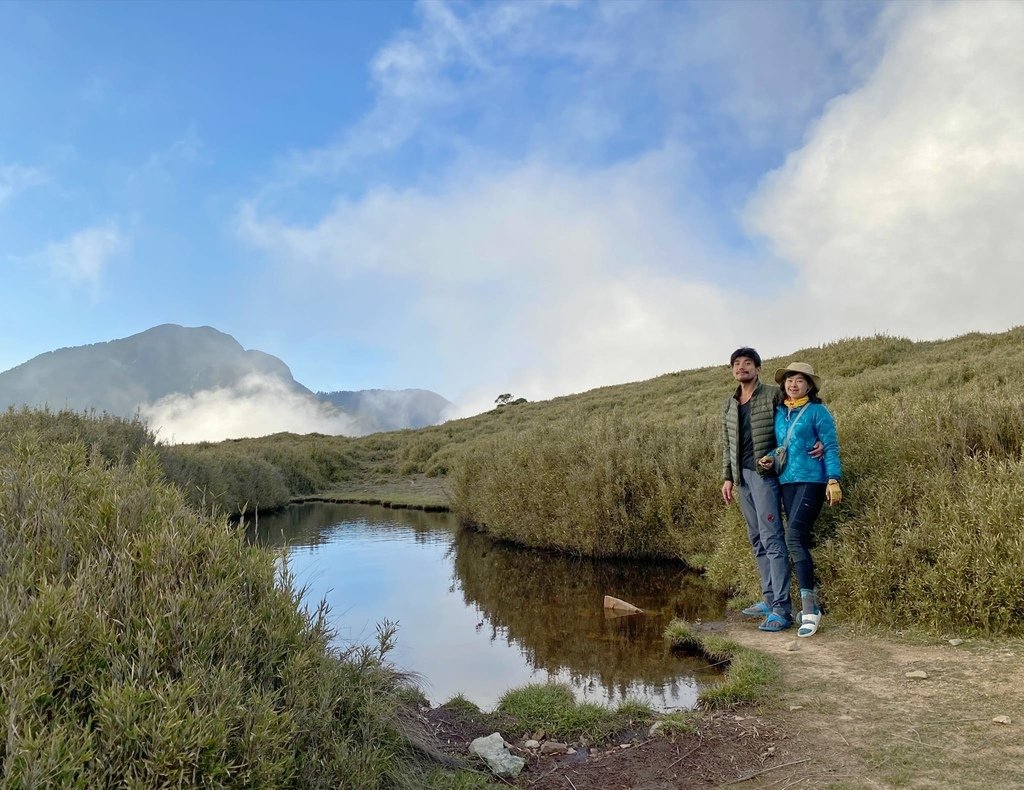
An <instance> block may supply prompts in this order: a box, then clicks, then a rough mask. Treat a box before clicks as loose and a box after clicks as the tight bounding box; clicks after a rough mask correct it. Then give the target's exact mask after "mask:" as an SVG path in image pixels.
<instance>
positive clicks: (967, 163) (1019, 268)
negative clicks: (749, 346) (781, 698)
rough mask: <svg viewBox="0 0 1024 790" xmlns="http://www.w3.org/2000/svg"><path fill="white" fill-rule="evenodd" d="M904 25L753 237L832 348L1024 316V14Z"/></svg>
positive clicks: (797, 161)
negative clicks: (881, 333) (871, 335)
mask: <svg viewBox="0 0 1024 790" xmlns="http://www.w3.org/2000/svg"><path fill="white" fill-rule="evenodd" d="M899 10H900V11H901V16H900V17H899V18H894V19H891V20H889V29H888V36H889V40H888V46H887V48H886V51H885V54H884V57H883V58H882V60H881V61H880V63H879V65H878V67H877V68H876V69H875V71H874V72H873V73H872V74H871V75H870V77H869V78H868V79H867V81H866V83H865V84H864V85H863V87H861V88H859V89H858V90H856V91H853V92H852V93H849V94H848V95H845V96H841V97H838V98H837V99H835V100H834V101H833V102H832V103H831V104H830V105H829V106H828V108H827V110H826V111H825V113H824V114H823V115H822V117H821V118H820V119H819V121H818V122H817V123H816V124H815V125H814V126H813V127H812V129H811V130H810V132H809V134H808V137H807V141H806V144H805V145H804V146H803V147H802V148H801V149H800V150H798V151H796V152H795V153H793V154H792V155H791V156H790V157H789V158H788V159H787V161H786V163H785V165H784V166H783V167H782V168H780V169H779V170H778V171H776V172H774V173H772V174H770V175H769V176H768V177H766V178H765V180H764V182H763V183H762V185H761V187H760V189H759V191H758V192H757V194H756V195H755V196H754V198H753V200H752V201H751V203H750V206H749V214H748V216H749V221H750V225H751V227H752V228H753V229H754V230H755V231H757V232H759V233H761V234H763V235H764V236H765V237H767V238H768V239H769V240H770V242H771V244H772V245H773V247H774V249H775V252H776V253H777V254H778V256H779V257H780V258H782V259H784V260H786V261H789V262H791V263H792V264H793V265H794V266H795V268H796V270H797V273H798V282H799V288H800V292H799V293H798V294H796V295H798V296H800V297H802V300H803V301H804V304H805V306H806V309H807V310H808V311H809V312H810V313H811V314H812V315H813V314H814V313H815V312H817V313H818V314H819V318H818V319H815V318H813V317H812V318H811V319H810V320H811V321H815V322H816V323H821V324H823V325H824V327H827V331H828V332H829V334H830V336H841V335H846V334H858V333H865V332H870V331H874V330H885V331H888V332H894V333H902V334H908V335H911V336H916V337H935V336H949V335H953V334H958V333H961V332H964V331H969V330H979V329H980V330H996V329H1005V328H1007V327H1008V326H1011V325H1015V324H1019V323H1021V320H1022V316H1024V313H1022V311H1021V309H1020V306H1019V294H1020V293H1021V292H1022V291H1024V265H1022V264H1024V223H1022V222H1021V220H1020V212H1021V206H1022V205H1024V90H1022V87H1021V86H1024V48H1022V47H1021V41H1024V6H1022V5H1021V4H1019V3H998V2H989V3H965V4H959V5H957V4H941V5H938V4H937V5H920V6H915V7H914V13H909V14H905V13H903V12H905V10H906V9H899Z"/></svg>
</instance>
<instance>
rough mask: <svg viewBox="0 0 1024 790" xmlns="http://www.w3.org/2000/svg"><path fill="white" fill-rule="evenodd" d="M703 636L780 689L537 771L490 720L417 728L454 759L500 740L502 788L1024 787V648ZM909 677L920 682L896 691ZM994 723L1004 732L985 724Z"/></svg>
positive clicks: (845, 636) (437, 712) (894, 638)
mask: <svg viewBox="0 0 1024 790" xmlns="http://www.w3.org/2000/svg"><path fill="white" fill-rule="evenodd" d="M711 627H712V628H713V629H714V630H715V631H716V632H719V633H722V634H723V635H725V636H727V637H728V638H730V639H733V640H735V641H737V642H740V643H741V644H744V645H746V646H748V647H752V648H755V649H760V650H764V651H765V652H767V653H769V654H771V655H773V656H775V657H776V659H777V660H778V661H779V663H780V665H781V669H782V682H781V686H780V688H779V689H778V692H777V694H776V695H775V697H774V698H773V699H772V700H770V701H768V702H766V703H765V704H764V705H762V706H760V707H759V708H756V709H754V708H738V709H735V710H727V711H716V712H706V713H702V714H700V716H699V718H698V719H697V732H696V733H695V734H692V735H676V736H674V737H656V738H649V737H647V733H646V731H644V732H643V733H624V734H622V735H620V736H618V737H615V738H612V739H610V740H609V741H608V742H606V743H603V744H596V745H590V746H583V745H580V744H571V745H573V746H574V748H576V750H577V752H576V754H573V755H559V756H544V757H538V756H536V755H533V754H531V753H530V752H528V751H526V750H525V749H523V748H522V744H523V741H524V739H525V737H527V734H525V733H515V732H511V731H510V730H508V729H507V728H506V729H501V726H500V724H501V722H500V721H497V720H495V719H494V718H493V717H492V716H490V715H489V714H478V715H476V717H472V716H470V717H467V716H465V715H455V714H453V713H451V712H449V711H446V710H445V709H444V708H437V709H434V710H431V711H430V712H429V713H428V714H427V718H428V721H429V722H430V725H431V727H432V729H433V730H434V732H435V734H436V735H437V736H438V739H439V741H440V742H441V744H442V749H443V750H444V751H446V752H447V753H449V754H451V755H453V756H457V757H465V756H466V754H467V750H468V746H469V743H470V741H471V740H472V739H473V738H476V737H478V736H481V735H489V734H490V733H492V732H495V731H499V732H501V733H502V735H504V737H505V738H506V740H507V741H508V742H509V743H510V744H511V745H512V747H513V751H514V752H515V753H516V754H519V755H520V756H522V757H525V758H526V759H527V765H526V767H525V768H524V770H523V773H522V774H521V775H520V776H519V777H518V778H517V779H516V780H515V781H509V782H504V784H505V785H507V786H515V787H525V788H538V789H539V790H549V789H551V790H553V789H554V788H559V789H560V790H583V788H593V789H594V790H611V789H612V788H615V789H616V790H618V789H619V788H628V789H629V790H663V789H667V788H711V787H739V788H743V789H746V788H777V790H784V789H785V788H790V787H794V788H800V789H801V790H803V789H804V788H833V789H835V790H840V789H844V788H851V789H852V788H890V787H899V788H903V787H910V788H947V787H958V788H959V787H968V788H970V787H977V788H992V787H1000V788H1002V787H1024V745H1022V743H1024V741H1022V738H1021V735H1020V733H1021V726H1022V723H1024V662H1022V661H1021V658H1020V657H1021V656H1024V642H1021V641H1020V640H971V639H968V640H966V641H965V642H964V643H963V644H961V645H957V646H953V645H950V644H949V643H948V638H937V637H933V638H923V637H905V636H904V635H902V634H893V633H885V634H880V633H877V632H868V631H864V630H858V629H856V628H854V627H852V626H844V625H841V624H831V623H829V624H827V625H823V628H822V631H821V632H819V633H818V634H817V635H816V636H815V637H813V638H811V639H801V640H797V639H796V638H795V635H794V633H793V632H792V631H790V632H785V633H782V634H763V633H761V632H759V631H757V629H756V626H752V625H750V624H749V623H745V622H742V621H740V620H739V619H738V618H737V619H736V620H730V621H728V622H724V623H716V624H713V625H712V626H711ZM949 636H955V635H949ZM794 647H795V648H796V649H793V648H794ZM914 670H922V671H924V672H925V673H926V675H927V677H926V678H923V679H915V678H908V677H907V676H906V675H907V672H911V671H914ZM1003 716H1005V717H1006V718H1007V719H1008V720H1009V722H1010V723H1009V724H1003V723H1000V722H997V721H994V719H995V718H996V717H1003ZM506 724H507V722H506Z"/></svg>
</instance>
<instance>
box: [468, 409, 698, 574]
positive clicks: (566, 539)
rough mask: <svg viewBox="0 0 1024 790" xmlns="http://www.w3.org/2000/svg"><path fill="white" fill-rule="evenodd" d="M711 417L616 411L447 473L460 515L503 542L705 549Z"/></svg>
mask: <svg viewBox="0 0 1024 790" xmlns="http://www.w3.org/2000/svg"><path fill="white" fill-rule="evenodd" d="M713 435H714V426H713V424H712V421H711V420H709V419H706V418H705V419H699V420H692V421H689V422H687V423H686V424H685V426H671V427H668V428H667V429H666V426H664V425H661V424H658V423H656V422H653V421H650V420H644V419H640V418H636V417H630V416H626V415H625V414H623V413H622V412H621V411H618V410H616V411H613V412H611V413H610V414H607V415H600V416H598V417H593V418H590V419H571V420H564V421H561V422H557V423H553V424H550V425H545V426H542V427H540V428H538V429H536V430H534V431H531V432H529V433H525V432H524V433H515V434H511V435H508V436H501V437H496V438H493V439H491V440H490V441H487V442H483V443H479V444H477V445H475V446H473V447H471V448H469V449H468V450H467V451H466V452H465V454H464V455H463V456H462V457H461V458H460V459H459V463H458V464H457V466H456V468H455V471H454V473H453V475H452V489H453V492H454V499H455V508H456V513H457V514H458V515H459V517H460V518H461V519H462V520H463V521H465V522H467V523H472V524H479V525H484V526H485V527H486V529H487V531H488V532H490V533H491V534H493V535H495V536H496V537H499V538H504V539H514V540H515V541H517V542H520V543H524V544H526V545H530V546H537V547H543V548H558V549H562V550H565V551H570V552H576V553H579V554H585V555H589V556H614V557H618V556H628V557H687V556H692V555H695V554H699V553H703V552H707V551H710V549H711V548H712V544H711V541H710V535H709V534H708V532H707V531H706V530H701V529H698V528H696V527H697V526H698V525H701V524H706V523H708V521H709V520H710V519H711V518H712V515H713V511H714V506H715V498H714V493H715V491H716V489H717V487H718V486H717V484H716V477H715V473H714V471H713V470H714V465H713V464H708V463H705V461H706V455H707V453H706V448H707V447H709V446H710V445H711V444H712V441H713V439H712V436H713Z"/></svg>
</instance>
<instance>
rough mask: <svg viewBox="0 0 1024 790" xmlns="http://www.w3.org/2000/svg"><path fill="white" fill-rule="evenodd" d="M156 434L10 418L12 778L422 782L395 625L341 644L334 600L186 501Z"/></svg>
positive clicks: (68, 782) (6, 739)
mask: <svg viewBox="0 0 1024 790" xmlns="http://www.w3.org/2000/svg"><path fill="white" fill-rule="evenodd" d="M76 430H79V431H84V433H85V434H87V435H90V436H91V438H92V439H95V440H96V441H95V442H94V443H91V444H87V443H86V442H83V441H81V440H78V439H75V438H74V436H73V434H74V433H75V431H76ZM115 435H122V436H123V437H127V438H128V439H130V440H132V441H129V442H126V443H125V444H124V445H123V448H122V449H123V450H124V452H117V451H116V450H117V447H115V446H114V445H113V444H111V445H107V444H105V441H106V439H110V438H111V437H112V436H115ZM145 436H146V434H145V431H144V430H141V431H140V430H139V426H138V425H136V424H134V423H131V422H127V423H125V422H118V421H116V420H113V419H107V418H99V419H97V420H93V421H91V422H90V420H88V419H86V420H84V421H81V422H79V421H76V420H75V419H73V418H72V417H69V416H67V415H52V414H50V415H35V416H33V415H29V414H24V413H11V412H9V413H8V414H6V415H4V416H3V417H0V478H2V485H0V633H2V634H3V638H2V639H0V783H2V785H3V786H4V787H81V788H92V787H105V786H115V785H116V786H124V787H164V786H211V787H212V786H217V787H266V788H278V787H284V788H287V787H303V788H305V787H351V788H385V787H389V788H390V787H421V786H423V783H422V781H421V780H422V775H421V772H420V762H419V761H418V760H416V759H414V752H415V750H414V747H413V746H412V745H411V744H412V743H413V740H411V738H412V733H413V731H412V729H411V727H410V726H409V725H408V724H407V721H408V719H407V716H406V714H405V710H406V709H405V703H404V702H403V699H405V698H406V696H407V693H408V692H407V690H406V689H405V686H404V682H403V678H402V677H401V676H399V675H397V674H396V673H395V672H393V671H392V670H391V669H390V668H389V667H388V665H387V663H386V661H385V659H384V654H385V653H386V652H387V650H388V649H389V646H390V643H391V639H392V637H393V632H392V631H391V630H389V629H387V628H385V630H384V631H383V632H382V634H381V638H380V643H379V644H378V645H377V646H375V647H358V646H351V647H348V648H345V649H340V648H338V647H336V646H335V643H334V637H333V634H332V632H331V630H330V628H329V627H328V624H327V617H326V611H325V610H324V609H323V608H319V609H316V610H315V611H312V612H307V611H306V610H304V609H303V608H302V605H301V603H300V596H299V593H298V591H296V590H295V589H294V588H293V587H292V586H291V585H290V583H288V582H287V581H285V582H281V581H280V580H279V579H278V578H277V577H276V574H275V568H274V557H273V555H272V554H270V553H269V552H266V551H264V550H261V549H257V548H254V547H250V546H248V545H247V544H246V543H245V540H244V538H243V536H242V535H241V533H240V531H238V530H235V529H232V528H229V527H228V526H227V525H226V524H225V523H222V522H218V521H214V520H212V519H210V518H209V517H208V516H203V515H201V514H199V513H198V512H197V511H196V510H194V509H193V508H191V507H189V506H188V504H187V503H186V501H185V498H184V497H183V496H182V494H181V492H180V491H178V490H177V489H176V488H175V487H174V486H172V485H169V484H167V483H166V482H165V481H164V474H163V470H162V468H161V466H160V463H159V459H158V456H157V454H156V452H155V451H154V450H153V449H152V447H148V446H146V440H145ZM64 439H71V440H70V441H64ZM136 440H137V441H136ZM132 442H134V443H132ZM90 447H98V448H99V450H100V451H99V452H96V451H93V450H92V449H90ZM128 456H133V457H132V458H129V457H128ZM113 458H117V460H116V461H112V460H110V459H113ZM122 459H123V460H122Z"/></svg>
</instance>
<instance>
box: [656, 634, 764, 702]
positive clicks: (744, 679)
mask: <svg viewBox="0 0 1024 790" xmlns="http://www.w3.org/2000/svg"><path fill="white" fill-rule="evenodd" d="M665 636H666V637H667V638H668V639H670V640H671V642H672V646H673V647H675V648H679V649H682V650H687V651H690V652H694V653H699V654H700V655H702V656H704V657H705V658H707V660H708V661H711V662H712V663H723V664H727V665H728V668H727V669H726V673H725V681H724V682H723V683H718V684H715V685H713V686H707V687H705V688H703V689H702V690H701V692H700V694H699V695H698V696H697V702H698V704H699V705H700V706H701V707H703V708H707V709H711V708H724V707H730V706H733V705H758V704H761V703H764V702H768V701H770V700H771V699H772V697H773V696H774V694H775V689H776V688H777V686H778V681H779V668H778V664H777V663H776V662H775V660H774V659H773V658H772V657H771V656H768V655H765V654H764V653H761V652H759V651H757V650H751V649H750V648H746V647H743V646H742V645H740V644H737V643H736V642H733V641H731V640H729V639H723V638H722V637H719V636H714V635H712V634H698V633H697V632H695V631H694V630H693V628H691V627H690V625H689V624H688V623H686V622H683V621H682V620H673V621H672V622H671V623H669V625H668V627H667V628H666V629H665Z"/></svg>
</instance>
